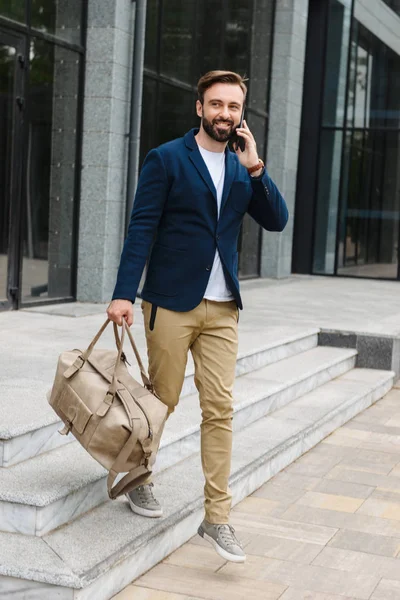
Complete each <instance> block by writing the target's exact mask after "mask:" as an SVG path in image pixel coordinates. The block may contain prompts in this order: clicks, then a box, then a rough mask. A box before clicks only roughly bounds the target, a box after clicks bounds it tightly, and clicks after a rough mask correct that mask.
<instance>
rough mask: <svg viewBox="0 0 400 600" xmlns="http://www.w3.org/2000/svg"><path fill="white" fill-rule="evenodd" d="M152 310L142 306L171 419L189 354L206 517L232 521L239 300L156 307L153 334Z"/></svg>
mask: <svg viewBox="0 0 400 600" xmlns="http://www.w3.org/2000/svg"><path fill="white" fill-rule="evenodd" d="M151 308H152V305H151V304H150V303H149V302H146V301H143V302H142V310H143V317H144V323H145V331H146V340H147V351H148V357H149V375H150V379H151V381H152V383H153V385H154V388H155V391H156V393H157V395H158V396H159V397H160V399H161V400H162V402H164V403H165V404H166V405H167V406H168V415H170V414H171V413H172V412H173V411H174V409H175V407H176V406H177V404H178V401H179V396H180V393H181V391H182V386H183V381H184V377H185V369H186V364H187V357H188V351H189V350H190V351H191V353H192V356H193V360H194V364H195V384H196V387H197V389H198V391H199V396H200V408H201V412H202V423H201V462H202V467H203V473H204V477H205V487H204V497H205V518H206V519H207V521H208V522H209V523H228V520H229V513H230V508H231V501H232V496H231V493H230V490H229V487H228V479H229V474H230V470H231V454H232V415H233V406H232V404H233V399H232V390H233V384H234V379H235V366H236V358H237V349H238V308H237V305H236V302H235V301H231V302H213V301H211V300H203V301H202V302H201V303H200V304H199V305H198V306H197V307H196V308H194V309H193V310H191V311H188V312H176V311H171V310H166V309H164V308H160V307H158V308H157V313H156V318H155V321H154V324H153V329H152V330H151V329H150V319H151Z"/></svg>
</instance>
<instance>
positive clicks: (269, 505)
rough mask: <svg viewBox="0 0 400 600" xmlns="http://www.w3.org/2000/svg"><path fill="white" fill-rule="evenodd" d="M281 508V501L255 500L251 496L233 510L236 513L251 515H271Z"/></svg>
mask: <svg viewBox="0 0 400 600" xmlns="http://www.w3.org/2000/svg"><path fill="white" fill-rule="evenodd" d="M278 506H279V501H272V500H268V499H267V498H255V497H253V496H249V497H248V498H245V499H244V500H242V502H240V504H238V505H237V506H236V507H235V508H234V509H232V514H234V513H235V512H241V513H250V514H251V515H254V514H259V515H270V514H271V513H272V512H273V511H274V510H275V509H276V508H277V507H278Z"/></svg>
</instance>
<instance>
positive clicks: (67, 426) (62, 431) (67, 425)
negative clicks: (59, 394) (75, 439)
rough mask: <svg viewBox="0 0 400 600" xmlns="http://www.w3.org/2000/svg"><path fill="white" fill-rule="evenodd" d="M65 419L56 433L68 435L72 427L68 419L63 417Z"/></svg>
mask: <svg viewBox="0 0 400 600" xmlns="http://www.w3.org/2000/svg"><path fill="white" fill-rule="evenodd" d="M65 420H66V423H65V424H64V427H63V428H62V429H59V431H58V433H59V434H60V435H68V434H69V432H70V431H71V429H72V423H71V421H69V420H68V419H65Z"/></svg>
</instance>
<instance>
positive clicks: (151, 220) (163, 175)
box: [112, 149, 168, 302]
mask: <svg viewBox="0 0 400 600" xmlns="http://www.w3.org/2000/svg"><path fill="white" fill-rule="evenodd" d="M167 196H168V177H167V172H166V168H165V165H164V161H163V159H162V156H161V154H160V152H159V150H158V149H154V150H151V151H150V152H149V154H148V155H147V157H146V159H145V161H144V163H143V167H142V171H141V173H140V177H139V181H138V187H137V190H136V195H135V201H134V204H133V210H132V215H131V220H130V223H129V229H128V234H127V237H126V240H125V243H124V247H123V250H122V255H121V261H120V264H119V269H118V275H117V283H116V285H115V289H114V293H113V295H112V299H113V300H116V299H118V298H119V299H126V300H131V301H132V302H135V299H136V293H137V289H138V287H139V283H140V279H141V277H142V273H143V270H144V267H145V264H146V260H147V258H148V256H149V253H150V249H151V245H152V242H153V239H154V236H155V233H156V230H157V227H158V224H159V221H160V218H161V215H162V212H163V209H164V205H165V201H166V199H167Z"/></svg>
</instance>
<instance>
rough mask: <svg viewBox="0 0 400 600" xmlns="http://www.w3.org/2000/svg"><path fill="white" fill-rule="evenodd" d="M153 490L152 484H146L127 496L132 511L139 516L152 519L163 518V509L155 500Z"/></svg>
mask: <svg viewBox="0 0 400 600" xmlns="http://www.w3.org/2000/svg"><path fill="white" fill-rule="evenodd" d="M152 488H153V484H152V483H145V484H144V485H139V487H137V488H135V489H134V490H132V491H131V492H129V493H128V494H126V497H127V498H128V501H129V505H130V507H131V509H132V510H133V512H134V513H136V514H137V515H141V516H142V517H150V518H155V517H162V514H163V513H162V508H161V506H160V503H159V502H158V500H156V498H154V494H153V489H152Z"/></svg>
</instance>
